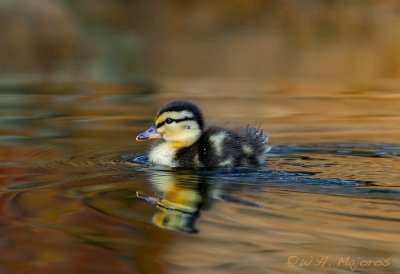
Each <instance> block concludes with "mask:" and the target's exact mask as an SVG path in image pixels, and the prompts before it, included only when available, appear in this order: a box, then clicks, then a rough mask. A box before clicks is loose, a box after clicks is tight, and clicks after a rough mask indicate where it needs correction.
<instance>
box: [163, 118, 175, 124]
mask: <svg viewBox="0 0 400 274" xmlns="http://www.w3.org/2000/svg"><path fill="white" fill-rule="evenodd" d="M173 121H174V120H172V119H171V118H167V119H165V122H166V123H167V124H171V123H172V122H173Z"/></svg>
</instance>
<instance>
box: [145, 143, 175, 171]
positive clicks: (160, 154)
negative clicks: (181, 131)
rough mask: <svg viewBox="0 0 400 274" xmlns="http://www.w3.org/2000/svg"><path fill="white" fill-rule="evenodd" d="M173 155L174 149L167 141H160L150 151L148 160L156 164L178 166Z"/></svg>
mask: <svg viewBox="0 0 400 274" xmlns="http://www.w3.org/2000/svg"><path fill="white" fill-rule="evenodd" d="M175 155H176V149H175V148H174V147H173V146H171V145H169V144H168V143H167V142H162V143H160V144H159V145H157V146H155V147H154V148H153V149H152V150H151V151H150V153H149V160H150V162H152V163H153V164H156V165H164V166H170V167H178V166H179V165H178V163H177V162H176V161H175Z"/></svg>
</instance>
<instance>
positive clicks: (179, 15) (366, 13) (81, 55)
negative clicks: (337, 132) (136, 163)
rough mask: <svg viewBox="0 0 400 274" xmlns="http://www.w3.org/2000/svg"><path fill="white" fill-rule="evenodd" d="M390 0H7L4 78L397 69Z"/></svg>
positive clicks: (364, 75)
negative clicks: (13, 76)
mask: <svg viewBox="0 0 400 274" xmlns="http://www.w3.org/2000/svg"><path fill="white" fill-rule="evenodd" d="M399 29H400V4H399V2H398V1H395V0H379V1H377V0H364V1H339V0H320V1H311V0H268V1H262V0H246V1H244V0H219V1H210V0H206V1H204V0H201V1H200V0H168V1H146V0H102V1H95V0H86V1H78V0H35V1H32V0H5V1H1V3H0V33H1V36H0V63H1V66H0V76H2V77H7V76H9V75H19V76H21V75H24V76H32V75H34V76H37V75H39V76H43V75H44V76H66V77H89V78H95V79H112V80H120V79H131V78H134V77H149V78H152V79H158V78H174V79H175V78H179V79H181V78H199V77H200V78H203V77H207V78H237V77H240V78H249V79H252V78H263V79H264V78H267V79H271V78H272V79H282V78H295V79H303V78H312V79H316V78H323V79H326V78H329V79H332V78H333V79H338V78H346V79H354V78H355V79H371V78H396V77H398V76H400V31H399Z"/></svg>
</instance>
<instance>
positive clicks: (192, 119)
mask: <svg viewBox="0 0 400 274" xmlns="http://www.w3.org/2000/svg"><path fill="white" fill-rule="evenodd" d="M168 119H171V121H172V122H176V123H179V122H183V121H194V120H195V118H190V117H185V118H182V119H172V118H168ZM165 124H167V122H166V120H165V121H162V122H161V123H158V124H157V125H156V127H157V128H160V127H162V126H163V125H165Z"/></svg>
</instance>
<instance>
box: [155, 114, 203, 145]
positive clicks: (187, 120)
mask: <svg viewBox="0 0 400 274" xmlns="http://www.w3.org/2000/svg"><path fill="white" fill-rule="evenodd" d="M192 118H194V114H193V113H192V112H190V111H187V110H183V111H167V112H164V113H162V114H161V115H160V116H158V117H157V119H156V121H155V124H156V126H157V132H158V133H160V134H161V135H162V137H163V138H164V140H165V141H167V142H168V144H169V146H170V147H172V148H173V149H175V150H178V149H180V148H183V147H188V146H191V145H192V144H193V143H194V142H196V141H197V140H198V139H199V138H200V136H201V133H202V131H201V128H200V126H199V124H198V123H197V122H196V121H195V120H191V119H192ZM168 119H172V122H171V123H167V121H168Z"/></svg>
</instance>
